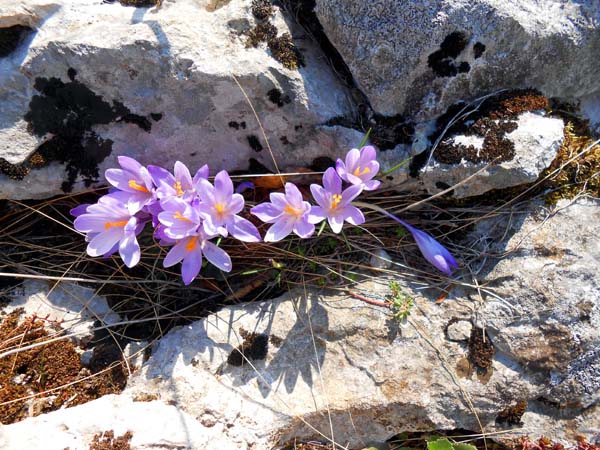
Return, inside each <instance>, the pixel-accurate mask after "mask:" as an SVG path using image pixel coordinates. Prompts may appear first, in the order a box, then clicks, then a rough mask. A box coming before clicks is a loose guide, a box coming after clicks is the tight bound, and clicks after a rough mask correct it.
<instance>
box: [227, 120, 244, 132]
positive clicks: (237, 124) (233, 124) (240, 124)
mask: <svg viewBox="0 0 600 450" xmlns="http://www.w3.org/2000/svg"><path fill="white" fill-rule="evenodd" d="M227 125H228V126H229V128H233V129H235V130H239V129H240V128H241V129H242V130H245V129H246V122H236V121H235V120H232V121H230V122H229V123H228V124H227Z"/></svg>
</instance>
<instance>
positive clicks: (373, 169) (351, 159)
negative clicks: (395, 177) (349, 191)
mask: <svg viewBox="0 0 600 450" xmlns="http://www.w3.org/2000/svg"><path fill="white" fill-rule="evenodd" d="M376 158H377V154H376V153H375V148H373V147H371V146H370V145H368V146H366V147H363V148H361V149H360V150H358V149H356V148H353V149H352V150H350V151H349V152H348V153H347V154H346V161H342V160H341V159H338V160H337V162H336V164H335V169H336V171H337V173H338V175H339V176H340V177H341V178H342V180H344V181H347V182H348V183H350V184H355V185H362V186H363V188H364V190H365V191H373V190H375V189H377V188H378V187H379V186H380V185H381V182H380V181H378V180H373V177H374V176H375V175H377V173H378V172H379V163H378V162H377V160H376Z"/></svg>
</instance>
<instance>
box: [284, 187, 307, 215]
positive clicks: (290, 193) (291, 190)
mask: <svg viewBox="0 0 600 450" xmlns="http://www.w3.org/2000/svg"><path fill="white" fill-rule="evenodd" d="M285 198H286V200H287V201H288V203H289V204H290V205H292V206H293V207H294V208H296V209H302V206H303V204H302V202H303V201H304V199H303V198H302V193H301V192H300V189H298V187H297V186H296V185H295V184H294V183H285Z"/></svg>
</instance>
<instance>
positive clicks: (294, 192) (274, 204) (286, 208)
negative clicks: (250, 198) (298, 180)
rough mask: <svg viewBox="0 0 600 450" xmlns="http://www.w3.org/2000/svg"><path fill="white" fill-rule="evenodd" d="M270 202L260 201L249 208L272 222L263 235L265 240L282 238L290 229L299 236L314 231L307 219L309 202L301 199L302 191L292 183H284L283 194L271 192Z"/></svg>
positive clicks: (267, 221)
mask: <svg viewBox="0 0 600 450" xmlns="http://www.w3.org/2000/svg"><path fill="white" fill-rule="evenodd" d="M269 198H270V199H271V202H265V203H261V204H260V205H256V206H255V207H254V208H252V209H251V210H250V212H251V213H252V214H254V215H255V216H257V217H258V218H259V219H260V220H262V221H263V222H266V223H272V224H274V225H273V226H271V227H270V228H269V230H268V231H267V234H266V235H265V242H277V241H280V240H282V239H283V238H284V237H286V236H287V235H288V234H290V233H291V232H292V231H293V232H294V233H295V234H296V235H298V236H299V237H301V238H307V237H310V236H312V235H313V233H314V232H315V226H314V225H313V224H311V223H310V222H309V221H308V213H309V212H310V207H311V205H310V203H309V202H305V201H303V198H302V193H301V192H300V190H299V189H298V188H297V187H296V185H295V184H293V183H285V194H282V193H280V192H273V193H272V194H270V195H269Z"/></svg>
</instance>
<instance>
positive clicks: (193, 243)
mask: <svg viewBox="0 0 600 450" xmlns="http://www.w3.org/2000/svg"><path fill="white" fill-rule="evenodd" d="M197 243H198V239H196V238H195V237H193V238H191V239H190V240H189V241H188V243H187V244H185V251H186V252H191V251H192V250H194V249H195V248H196V244H197Z"/></svg>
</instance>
